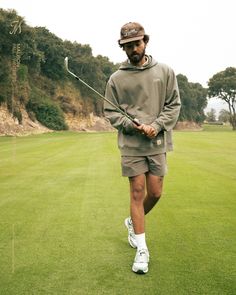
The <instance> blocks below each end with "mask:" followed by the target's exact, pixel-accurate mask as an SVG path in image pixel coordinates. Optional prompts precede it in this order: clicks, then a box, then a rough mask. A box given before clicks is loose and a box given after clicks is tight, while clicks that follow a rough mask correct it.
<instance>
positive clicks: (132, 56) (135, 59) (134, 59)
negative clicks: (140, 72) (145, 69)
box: [128, 48, 145, 65]
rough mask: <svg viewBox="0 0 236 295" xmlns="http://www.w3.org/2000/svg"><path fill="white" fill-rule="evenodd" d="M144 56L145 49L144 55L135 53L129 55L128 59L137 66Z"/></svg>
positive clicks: (143, 53)
mask: <svg viewBox="0 0 236 295" xmlns="http://www.w3.org/2000/svg"><path fill="white" fill-rule="evenodd" d="M144 55H145V48H144V50H143V52H142V53H140V54H138V53H136V52H134V53H132V54H130V55H128V58H129V60H130V62H131V63H132V64H134V65H137V64H139V63H140V61H141V60H142V59H143V57H144Z"/></svg>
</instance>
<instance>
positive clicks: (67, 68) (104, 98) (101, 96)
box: [65, 57, 140, 126]
mask: <svg viewBox="0 0 236 295" xmlns="http://www.w3.org/2000/svg"><path fill="white" fill-rule="evenodd" d="M65 67H66V70H67V72H68V73H69V74H71V75H72V76H73V77H74V78H75V79H77V80H79V81H80V82H81V83H83V84H84V85H85V86H87V87H88V88H89V89H91V90H92V91H93V92H95V93H96V94H97V95H98V96H99V97H100V99H102V100H105V101H106V102H107V103H109V104H110V105H111V106H113V107H114V108H115V109H116V110H117V111H118V112H119V113H120V114H122V115H124V116H125V117H126V118H128V119H129V120H131V121H132V122H133V123H134V124H136V125H137V126H140V123H139V121H138V119H135V118H133V117H132V116H131V115H129V114H127V113H126V112H125V111H124V110H122V109H121V108H119V107H118V106H117V105H115V104H114V103H113V102H111V101H110V100H109V99H107V98H106V97H105V96H103V95H102V94H101V93H99V92H98V91H97V90H95V89H94V88H93V87H91V86H90V85H89V84H87V83H86V82H84V81H83V80H82V79H80V78H79V77H78V76H77V75H75V74H74V73H73V72H71V71H70V70H69V66H68V57H66V58H65Z"/></svg>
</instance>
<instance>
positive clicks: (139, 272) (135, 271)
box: [132, 267, 148, 275]
mask: <svg viewBox="0 0 236 295" xmlns="http://www.w3.org/2000/svg"><path fill="white" fill-rule="evenodd" d="M132 271H133V272H134V273H136V274H139V275H144V274H146V273H147V272H148V267H147V268H146V269H135V268H134V267H132Z"/></svg>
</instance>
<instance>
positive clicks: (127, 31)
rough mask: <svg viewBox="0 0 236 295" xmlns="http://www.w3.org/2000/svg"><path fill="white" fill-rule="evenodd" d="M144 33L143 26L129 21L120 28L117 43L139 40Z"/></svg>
mask: <svg viewBox="0 0 236 295" xmlns="http://www.w3.org/2000/svg"><path fill="white" fill-rule="evenodd" d="M144 35H145V31H144V28H143V27H142V26H141V25H140V24H139V23H135V22H129V23H127V24H125V25H124V26H123V27H122V28H121V30H120V39H119V40H118V43H119V44H120V45H122V44H125V43H128V42H132V41H137V40H141V39H143V37H144Z"/></svg>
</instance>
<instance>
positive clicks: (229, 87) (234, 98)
mask: <svg viewBox="0 0 236 295" xmlns="http://www.w3.org/2000/svg"><path fill="white" fill-rule="evenodd" d="M208 86H209V89H208V96H209V97H218V98H220V99H222V100H224V101H226V102H227V104H228V107H229V113H230V124H231V125H232V127H233V130H236V68H233V67H229V68H226V69H225V70H224V71H221V72H219V73H217V74H215V75H214V76H213V77H212V78H211V79H210V80H209V81H208Z"/></svg>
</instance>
